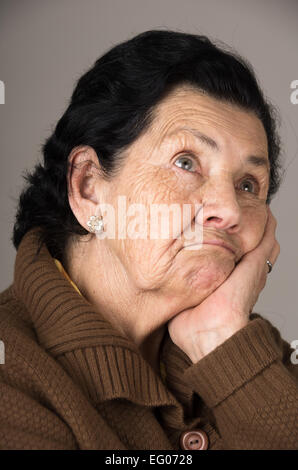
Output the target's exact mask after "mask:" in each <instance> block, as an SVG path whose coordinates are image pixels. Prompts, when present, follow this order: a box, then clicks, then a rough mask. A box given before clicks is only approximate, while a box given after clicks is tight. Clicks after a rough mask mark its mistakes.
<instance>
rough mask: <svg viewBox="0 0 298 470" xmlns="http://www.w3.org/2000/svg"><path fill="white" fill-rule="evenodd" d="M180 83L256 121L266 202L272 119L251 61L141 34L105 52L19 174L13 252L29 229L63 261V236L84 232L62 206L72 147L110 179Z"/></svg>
mask: <svg viewBox="0 0 298 470" xmlns="http://www.w3.org/2000/svg"><path fill="white" fill-rule="evenodd" d="M182 84H190V85H192V86H194V87H196V88H199V89H201V90H204V91H205V92H206V93H207V94H209V95H210V96H212V97H214V98H217V99H219V100H223V101H226V102H230V103H233V104H235V105H237V106H239V107H241V108H243V109H244V110H247V111H252V112H254V113H255V114H256V116H257V117H258V118H259V119H260V120H261V121H262V123H263V126H264V129H265V132H266V135H267V141H268V156H269V161H270V184H269V191H268V197H267V203H268V204H269V203H270V201H271V198H272V196H273V195H274V194H275V193H276V191H277V190H278V187H279V185H280V181H281V174H280V170H281V164H280V161H279V156H280V138H279V135H278V132H277V121H278V119H279V116H278V113H277V110H276V108H275V107H274V106H273V105H272V104H271V103H270V102H269V101H268V99H265V97H264V95H263V93H262V91H261V89H260V86H259V84H258V81H257V78H256V76H255V73H254V71H253V68H252V66H251V65H250V63H249V62H248V61H246V60H244V59H243V58H242V57H241V56H240V55H238V54H237V53H235V52H232V51H231V50H228V49H227V48H224V47H221V46H219V45H217V44H216V43H215V41H211V40H210V39H209V38H208V37H206V36H201V35H194V34H186V33H183V32H176V31H167V30H152V31H146V32H143V33H141V34H139V35H137V36H135V37H133V38H132V39H130V40H128V41H125V42H123V43H120V44H118V45H116V46H115V47H113V48H112V49H110V50H109V51H108V52H106V53H105V54H104V55H103V56H102V57H100V58H99V59H98V60H96V62H95V63H94V65H93V66H92V68H91V69H90V70H88V71H87V72H86V73H85V74H84V75H83V76H82V77H81V78H79V80H78V81H77V83H76V86H75V89H74V91H73V93H72V96H71V99H70V102H69V104H68V107H67V109H66V111H65V112H64V114H63V116H62V117H61V118H60V120H59V121H58V123H57V125H56V127H55V130H54V132H53V133H52V135H51V136H50V137H48V138H47V140H46V141H45V143H44V145H43V146H42V152H43V162H42V163H38V164H37V165H36V166H35V168H34V170H33V171H32V172H31V173H29V172H26V173H25V176H24V178H25V180H26V182H27V185H26V187H25V188H24V189H23V191H22V193H21V195H20V198H19V201H18V209H17V214H16V220H15V224H14V228H13V236H12V240H13V244H14V246H15V248H16V249H17V248H18V246H19V244H20V242H21V240H22V238H23V236H24V235H25V233H26V232H27V231H28V230H30V229H31V228H33V227H40V228H41V238H40V243H41V244H42V243H43V242H45V243H46V245H47V247H48V249H49V251H50V253H51V255H52V256H53V257H56V258H58V259H60V260H63V255H64V252H65V247H66V242H67V240H68V239H69V237H70V236H73V235H87V234H88V233H89V232H87V230H85V228H84V227H82V226H81V225H80V224H79V222H78V221H77V219H76V218H75V216H74V214H73V212H72V210H71V208H70V205H69V201H68V191H67V179H66V175H67V169H68V157H69V154H70V152H71V150H72V149H73V148H74V147H76V146H79V145H88V146H91V147H92V148H93V149H94V150H95V152H96V153H97V156H98V160H99V164H100V166H101V168H102V170H103V174H104V176H105V177H106V178H112V177H113V174H114V172H115V171H117V168H119V165H120V162H121V159H122V156H123V154H124V150H125V149H126V148H127V147H128V146H129V145H130V144H131V143H132V142H133V141H134V140H135V139H136V138H137V137H139V136H140V135H141V133H142V132H144V131H145V130H146V129H148V126H149V125H150V124H151V122H152V120H153V118H154V109H155V108H156V105H157V104H158V103H159V102H160V101H161V100H162V99H163V98H164V97H165V96H166V95H167V93H169V91H170V90H171V89H172V88H173V87H176V86H178V85H182Z"/></svg>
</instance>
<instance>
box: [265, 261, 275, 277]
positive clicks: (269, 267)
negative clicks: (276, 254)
mask: <svg viewBox="0 0 298 470" xmlns="http://www.w3.org/2000/svg"><path fill="white" fill-rule="evenodd" d="M266 263H267V265H268V274H269V273H271V271H272V268H273V265H272V263H270V261H269V259H267V261H266Z"/></svg>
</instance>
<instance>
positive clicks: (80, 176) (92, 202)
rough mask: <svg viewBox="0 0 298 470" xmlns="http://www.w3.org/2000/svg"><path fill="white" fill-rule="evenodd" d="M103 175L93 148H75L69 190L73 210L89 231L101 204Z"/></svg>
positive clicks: (69, 171)
mask: <svg viewBox="0 0 298 470" xmlns="http://www.w3.org/2000/svg"><path fill="white" fill-rule="evenodd" d="M100 180H102V174H101V171H100V165H99V162H98V157H97V154H96V152H95V150H94V149H93V148H92V147H88V146H84V147H83V146H80V147H75V148H74V149H73V150H72V151H71V153H70V155H69V157H68V172H67V188H68V200H69V205H70V207H71V210H72V212H73V214H74V216H75V217H76V219H77V220H78V222H79V223H80V225H82V227H84V228H85V229H86V230H88V231H89V227H88V225H87V222H88V220H89V217H90V216H91V215H95V214H96V210H97V206H98V204H99V203H100V194H99V187H100V184H99V182H100Z"/></svg>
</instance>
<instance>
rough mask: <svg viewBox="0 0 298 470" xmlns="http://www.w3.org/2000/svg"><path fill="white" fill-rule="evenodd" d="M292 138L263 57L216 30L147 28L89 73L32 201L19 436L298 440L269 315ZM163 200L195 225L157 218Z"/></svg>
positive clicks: (6, 435) (288, 366)
mask: <svg viewBox="0 0 298 470" xmlns="http://www.w3.org/2000/svg"><path fill="white" fill-rule="evenodd" d="M279 153H280V145H279V138H278V135H277V131H276V125H275V117H274V109H273V107H272V106H271V105H270V104H269V103H268V102H267V101H266V100H265V98H264V96H263V94H262V92H261V90H260V88H259V86H258V84H257V80H256V78H255V75H254V72H253V70H252V68H251V67H250V66H249V65H248V64H247V63H246V62H245V61H244V60H243V59H242V58H241V57H239V56H237V55H236V54H233V53H231V52H228V51H226V50H224V49H222V48H220V47H219V46H217V45H215V44H214V43H212V42H211V41H210V40H209V39H208V38H207V37H205V36H197V35H191V34H183V33H181V32H172V31H148V32H145V33H142V34H140V35H138V36H136V37H134V38H132V39H131V40H129V41H127V42H124V43H122V44H119V45H117V46H116V47H114V48H112V49H111V50H110V51H109V52H107V53H106V54H105V55H104V56H103V57H101V58H100V59H98V60H97V61H96V63H95V64H94V66H93V67H92V68H91V69H90V70H89V71H87V72H86V73H85V74H84V75H83V76H82V77H81V78H80V79H79V81H78V83H77V84H76V88H75V90H74V92H73V95H72V97H71V101H70V104H69V106H68V108H67V110H66V112H65V113H64V115H63V116H62V118H61V119H60V120H59V122H58V124H57V126H56V128H55V130H54V132H53V134H52V135H51V136H50V137H49V138H48V140H47V141H46V143H45V145H44V147H43V155H44V161H43V163H42V164H38V165H37V166H36V168H35V170H34V172H32V173H31V174H29V175H27V183H28V185H27V187H26V188H25V189H24V191H23V193H22V194H21V196H20V201H19V207H18V212H17V216H16V222H15V226H14V232H13V242H14V245H15V247H16V248H17V256H16V262H15V277H14V281H13V284H12V285H11V286H10V287H9V288H8V289H6V290H5V291H4V292H2V294H1V297H0V301H1V307H0V324H1V340H2V341H3V344H4V345H5V364H2V365H1V366H0V391H1V407H0V422H1V426H0V447H1V448H2V449H124V450H125V449H133V450H137V449H164V450H169V449H172V450H173V449H174V450H175V449H184V450H187V449H188V450H201V449H294V448H296V446H297V442H298V441H297V411H298V401H297V391H298V386H297V377H298V370H297V368H298V365H294V364H292V362H291V360H290V356H291V353H292V351H291V348H290V346H289V344H288V343H287V342H286V341H284V340H283V339H282V338H281V336H280V334H279V332H278V330H277V329H276V328H274V327H273V326H272V325H271V323H270V322H269V321H268V320H266V319H264V318H263V317H261V316H260V315H258V314H256V313H252V310H253V307H254V305H255V303H256V301H257V298H258V296H259V294H260V292H261V291H262V289H263V288H264V286H265V283H266V279H267V274H268V273H269V272H270V271H271V269H272V266H273V265H274V263H275V261H276V259H277V257H278V254H279V244H278V242H277V241H276V239H275V230H276V220H275V218H274V217H273V215H272V213H271V211H270V209H269V204H270V201H271V198H272V196H273V195H274V193H275V192H276V191H277V189H278V187H279V184H280V179H281V178H280V168H281V166H280V163H279ZM124 202H125V204H126V206H125V208H124V209H123V207H122V206H123V203H124ZM121 204H122V206H121ZM156 205H157V206H158V207H166V208H170V207H171V208H172V207H173V206H174V207H176V208H177V207H178V208H180V209H182V208H184V207H188V208H189V211H188V214H189V218H188V221H187V222H185V221H184V220H186V219H183V220H182V223H180V225H179V223H178V224H177V223H176V222H177V220H176V219H177V217H176V218H175V224H174V216H173V212H170V211H169V213H168V214H170V216H169V217H168V222H169V226H170V232H171V233H169V236H163V235H164V233H160V235H159V236H157V237H152V236H150V234H151V232H149V231H148V230H147V232H146V230H143V232H142V230H138V225H139V226H140V225H142V223H141V219H138V217H137V216H135V217H134V216H133V211H132V210H131V208H136V207H138V208H139V207H142V208H145V209H146V210H145V212H144V211H143V215H142V221H143V222H144V221H145V222H146V224H147V225H146V224H145V226H147V228H148V227H151V226H152V225H153V223H154V221H152V217H151V215H152V214H151V209H153V207H156ZM111 208H112V210H111ZM108 209H109V210H108ZM129 211H130V212H129ZM152 212H153V211H152ZM107 213H109V216H108V215H107ZM111 214H112V216H111ZM144 214H145V217H144ZM150 214H151V215H150ZM149 215H150V219H149ZM165 218H166V216H164V218H162V220H163V221H164V219H165ZM124 219H125V220H124ZM155 222H156V220H155ZM178 222H179V221H178ZM180 222H181V221H180ZM157 225H158V224H157ZM198 227H199V228H200V230H196V235H195V238H194V239H192V238H190V237H189V234H190V232H191V233H194V230H195V229H197V228H198ZM143 229H144V224H143ZM144 231H145V232H146V233H145V236H141V235H144ZM114 235H115V236H114Z"/></svg>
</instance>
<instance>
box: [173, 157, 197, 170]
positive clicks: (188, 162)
mask: <svg viewBox="0 0 298 470" xmlns="http://www.w3.org/2000/svg"><path fill="white" fill-rule="evenodd" d="M175 165H176V166H178V167H179V168H182V169H183V170H187V171H192V172H194V171H195V170H194V167H195V165H194V162H193V161H192V159H191V158H188V157H179V158H177V160H175Z"/></svg>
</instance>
